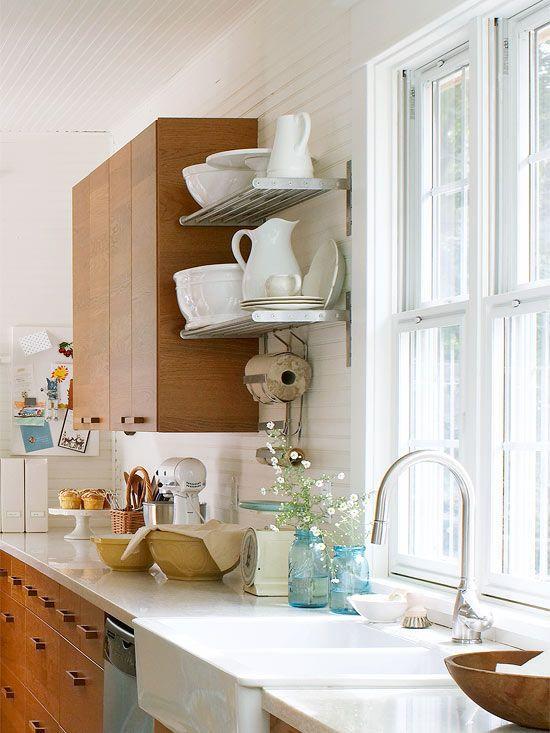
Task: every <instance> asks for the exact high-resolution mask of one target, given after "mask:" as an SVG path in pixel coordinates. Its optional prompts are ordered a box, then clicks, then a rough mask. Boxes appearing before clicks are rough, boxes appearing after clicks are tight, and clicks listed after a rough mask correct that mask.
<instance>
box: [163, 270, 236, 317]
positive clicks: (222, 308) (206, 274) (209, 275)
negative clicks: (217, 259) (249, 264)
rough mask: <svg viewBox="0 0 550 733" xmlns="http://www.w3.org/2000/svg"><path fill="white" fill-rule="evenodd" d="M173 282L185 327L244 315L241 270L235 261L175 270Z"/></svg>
mask: <svg viewBox="0 0 550 733" xmlns="http://www.w3.org/2000/svg"><path fill="white" fill-rule="evenodd" d="M174 281H175V283H176V295H177V298H178V305H179V308H180V311H181V312H182V315H183V316H184V317H185V320H186V321H187V323H186V329H192V328H200V327H201V326H207V325H210V324H213V323H222V322H223V321H227V320H231V319H234V318H236V317H238V316H242V315H244V314H245V311H243V310H242V309H241V300H242V282H243V271H242V270H241V268H240V266H239V265H238V264H237V263H231V264H225V265H202V266H200V267H190V268H189V269H187V270H180V271H179V272H176V274H175V275H174Z"/></svg>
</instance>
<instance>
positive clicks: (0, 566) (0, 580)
mask: <svg viewBox="0 0 550 733" xmlns="http://www.w3.org/2000/svg"><path fill="white" fill-rule="evenodd" d="M10 575H11V556H10V555H8V553H7V552H4V551H3V550H0V591H1V592H2V593H7V594H8V595H9V592H10V591H9V580H8V578H9V576H10Z"/></svg>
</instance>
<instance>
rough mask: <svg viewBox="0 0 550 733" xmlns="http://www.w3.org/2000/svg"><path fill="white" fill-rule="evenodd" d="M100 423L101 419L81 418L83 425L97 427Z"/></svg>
mask: <svg viewBox="0 0 550 733" xmlns="http://www.w3.org/2000/svg"><path fill="white" fill-rule="evenodd" d="M98 422H101V418H99V417H81V418H80V424H81V425H95V424H97V423H98Z"/></svg>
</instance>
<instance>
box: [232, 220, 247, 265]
mask: <svg viewBox="0 0 550 733" xmlns="http://www.w3.org/2000/svg"><path fill="white" fill-rule="evenodd" d="M245 235H246V236H247V237H250V239H252V232H251V231H250V230H249V229H239V231H238V232H235V234H234V235H233V239H232V240H231V250H232V251H233V257H234V258H235V259H236V260H237V262H238V263H239V265H240V267H241V270H242V271H243V272H244V271H245V270H246V262H245V261H244V259H243V256H242V254H241V239H242V238H243V237H244V236H245Z"/></svg>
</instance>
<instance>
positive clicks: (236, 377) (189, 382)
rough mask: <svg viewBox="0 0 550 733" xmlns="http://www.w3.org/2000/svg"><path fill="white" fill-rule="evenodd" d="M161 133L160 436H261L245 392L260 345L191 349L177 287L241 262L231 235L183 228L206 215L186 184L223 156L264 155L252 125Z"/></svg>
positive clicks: (219, 124)
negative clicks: (182, 274) (187, 174)
mask: <svg viewBox="0 0 550 733" xmlns="http://www.w3.org/2000/svg"><path fill="white" fill-rule="evenodd" d="M157 128H158V140H157V146H158V197H159V204H158V207H159V208H158V211H159V218H158V252H159V258H158V311H159V312H158V318H159V320H158V327H159V334H158V346H159V355H158V369H159V380H158V381H159V392H158V395H159V397H158V399H159V404H158V414H159V428H158V429H159V430H161V431H163V432H247V431H256V430H257V423H258V406H257V403H255V402H253V400H252V399H251V397H250V395H249V394H248V392H247V390H246V388H245V387H244V385H243V375H244V367H245V364H246V362H247V361H248V359H249V358H250V357H251V356H253V355H254V354H257V353H258V340H257V339H223V340H211V341H185V342H183V341H182V340H181V338H180V337H179V332H180V330H181V328H182V327H183V325H184V319H183V316H182V315H181V313H180V311H179V308H178V304H177V300H176V291H175V287H174V281H173V275H174V273H175V272H177V271H178V270H185V269H187V268H189V267H197V266H199V265H208V264H217V263H224V262H233V261H234V260H233V255H232V253H231V237H232V235H233V233H234V231H236V229H235V228H230V227H220V228H218V227H208V228H202V227H201V228H193V227H182V226H180V224H179V221H178V219H179V217H180V216H181V215H183V214H189V213H191V212H193V211H196V209H197V208H198V206H197V204H196V202H195V201H194V200H193V199H192V198H191V196H190V194H189V193H188V191H187V189H186V187H185V185H184V183H183V181H182V176H181V170H182V168H184V167H185V166H188V165H192V164H194V163H202V162H204V159H205V157H206V156H207V155H210V154H211V153H215V152H218V151H220V150H231V149H236V148H248V147H256V145H257V135H258V132H257V121H256V120H252V119H205V118H203V119H160V120H158V121H157Z"/></svg>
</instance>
